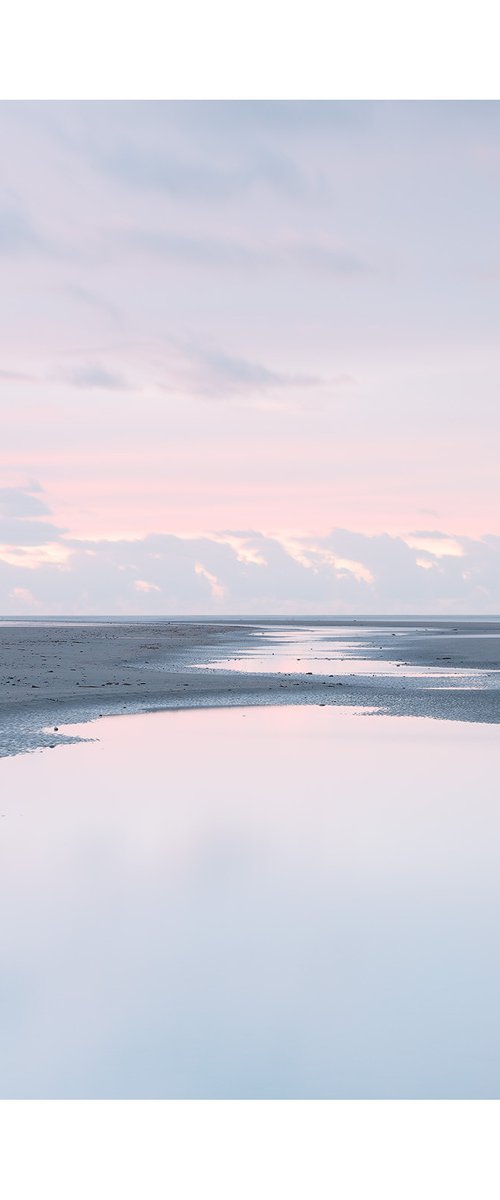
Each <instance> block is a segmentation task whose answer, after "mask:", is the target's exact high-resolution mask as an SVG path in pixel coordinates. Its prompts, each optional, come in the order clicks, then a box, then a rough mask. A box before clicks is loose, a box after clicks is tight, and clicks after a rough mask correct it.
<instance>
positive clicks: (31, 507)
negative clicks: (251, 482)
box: [0, 485, 500, 615]
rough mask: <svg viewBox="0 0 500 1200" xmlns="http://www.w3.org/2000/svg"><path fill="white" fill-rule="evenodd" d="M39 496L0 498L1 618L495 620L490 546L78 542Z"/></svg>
mask: <svg viewBox="0 0 500 1200" xmlns="http://www.w3.org/2000/svg"><path fill="white" fill-rule="evenodd" d="M47 515H49V514H48V510H47V506H46V504H45V502H44V501H43V500H42V498H41V496H40V494H39V488H38V487H37V485H32V486H30V487H28V488H25V489H21V488H11V489H9V488H4V489H2V490H1V491H0V612H1V613H2V614H4V615H22V614H30V613H32V614H39V615H42V614H43V613H53V614H64V613H68V614H77V613H82V614H85V613H86V614H99V613H103V614H104V613H109V614H115V615H120V614H148V613H149V614H151V615H153V614H160V613H166V614H196V613H203V614H210V613H213V614H216V613H217V614H224V613H228V614H231V613H233V614H238V613H240V614H252V613H254V614H266V613H267V614H272V613H283V614H294V613H297V614H300V613H311V614H312V613H332V614H335V613H338V614H349V613H373V614H376V613H402V614H404V613H443V614H445V613H456V614H460V613H464V614H465V613H478V614H481V613H483V614H487V613H490V614H494V613H498V612H500V537H498V536H495V535H486V536H484V537H482V538H476V539H473V538H466V537H461V536H460V535H459V534H457V533H456V531H453V532H450V531H443V530H436V529H433V530H423V531H422V530H417V531H409V532H408V534H407V535H406V536H405V537H401V536H400V537H393V536H390V535H389V534H387V533H383V534H379V535H375V536H368V535H367V534H364V533H360V532H356V531H353V530H348V529H335V528H334V529H333V530H332V532H331V533H330V534H329V535H328V537H326V538H318V539H306V538H303V537H297V538H290V537H286V538H285V537H280V536H274V537H268V536H266V535H265V534H263V533H260V532H258V531H254V530H243V531H242V530H224V531H222V532H219V533H213V534H207V535H206V536H203V537H197V538H188V537H179V536H176V535H174V534H167V533H152V534H149V535H148V536H146V537H143V538H140V539H137V540H135V541H128V540H120V539H116V540H113V541H111V540H110V541H77V540H75V539H74V538H71V537H69V536H68V535H67V534H66V533H65V531H64V530H61V529H60V528H59V527H58V526H56V525H55V524H52V523H51V522H50V521H47V520H46V519H45V518H46V517H47Z"/></svg>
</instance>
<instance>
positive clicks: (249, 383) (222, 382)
mask: <svg viewBox="0 0 500 1200" xmlns="http://www.w3.org/2000/svg"><path fill="white" fill-rule="evenodd" d="M190 357H191V361H192V362H193V363H194V364H195V365H197V366H199V367H200V368H201V371H202V383H203V384H204V386H205V387H206V388H208V390H212V388H213V387H214V386H215V387H217V388H220V387H221V386H222V387H225V386H227V387H229V388H231V389H232V390H234V389H236V390H247V389H248V390H251V391H263V390H267V389H269V388H290V387H291V388H296V387H318V386H320V385H321V384H322V382H323V380H321V379H319V378H318V377H317V376H315V375H301V374H293V373H290V372H286V371H275V370H273V369H272V368H269V367H266V366H264V365H263V364H262V363H259V362H254V361H252V360H251V359H247V358H241V357H239V356H238V355H232V354H224V353H223V352H222V351H216V350H215V351H210V350H200V349H198V350H196V349H192V350H191V351H190Z"/></svg>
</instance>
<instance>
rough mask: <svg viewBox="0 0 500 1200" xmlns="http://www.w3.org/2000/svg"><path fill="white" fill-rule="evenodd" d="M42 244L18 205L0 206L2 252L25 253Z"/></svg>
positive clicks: (0, 251)
mask: <svg viewBox="0 0 500 1200" xmlns="http://www.w3.org/2000/svg"><path fill="white" fill-rule="evenodd" d="M39 246H40V239H39V237H38V235H37V233H36V232H35V229H34V227H33V225H32V224H31V222H30V220H29V218H28V217H26V216H25V215H24V213H23V212H22V210H21V209H20V208H19V207H18V206H17V205H10V204H8V205H5V206H3V207H1V208H0V254H1V255H5V256H7V257H10V256H11V255H18V254H23V253H24V252H25V251H27V250H32V249H36V248H38V247H39Z"/></svg>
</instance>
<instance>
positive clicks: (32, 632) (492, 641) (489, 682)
mask: <svg viewBox="0 0 500 1200" xmlns="http://www.w3.org/2000/svg"><path fill="white" fill-rule="evenodd" d="M283 629H285V630H288V631H290V633H291V634H292V635H293V634H294V631H296V636H297V638H300V637H304V635H305V633H306V632H307V630H308V629H311V630H314V633H315V636H316V637H317V638H318V637H319V640H320V642H321V639H322V636H323V635H324V640H325V642H327V641H328V639H329V638H331V637H332V633H334V635H335V637H336V639H338V642H337V644H338V645H340V646H341V647H342V644H343V640H345V644H346V646H348V645H349V646H350V647H351V648H350V649H349V651H347V650H346V653H349V654H350V655H351V656H352V655H353V654H354V657H355V658H356V659H357V661H359V659H360V658H361V659H362V658H363V656H365V658H367V659H370V660H374V659H377V660H378V662H379V663H384V662H386V663H387V664H394V663H396V664H397V666H398V668H399V674H398V673H397V672H395V671H394V670H391V671H389V667H388V672H387V674H384V673H383V671H382V672H381V671H380V669H379V670H378V671H377V674H376V675H370V674H367V675H352V676H351V675H349V674H347V675H346V671H345V669H343V670H342V672H340V671H337V672H336V670H335V665H334V664H332V667H331V672H329V675H328V678H325V675H324V673H323V674H321V673H320V672H318V673H316V670H313V671H312V673H311V674H308V675H307V676H306V675H305V674H304V673H301V674H299V673H297V674H295V673H294V672H293V671H289V672H287V673H286V674H280V673H277V672H274V673H272V672H269V673H265V672H262V671H256V672H255V673H252V671H251V669H250V670H249V669H248V667H249V666H250V667H251V656H252V653H255V655H256V656H257V655H258V654H259V653H260V652H261V648H262V646H263V645H264V646H266V647H269V646H272V645H273V639H277V637H278V631H279V630H283ZM353 636H355V639H356V643H355V649H354V651H353V650H352V639H353ZM318 644H319V643H318ZM242 653H245V654H246V655H247V656H248V655H249V656H250V662H247V663H246V667H247V669H246V670H245V671H244V672H243V671H242V672H238V671H235V670H224V669H223V666H224V660H225V659H233V660H234V658H237V657H238V655H240V654H242ZM214 662H217V665H218V669H217V670H215V669H213V668H212V667H211V666H210V665H209V664H213V663H214ZM415 664H418V665H420V666H424V667H426V666H428V667H429V668H431V669H435V668H436V667H439V668H440V678H439V679H431V678H430V674H431V672H430V671H429V678H426V676H425V672H424V674H423V675H422V673H420V676H419V677H417V678H415V677H412V676H411V670H410V669H409V668H411V667H412V666H415ZM344 667H345V664H344ZM221 668H222V669H221ZM405 668H408V670H405ZM461 671H463V679H462V677H461V674H460V673H461ZM499 671H500V622H495V621H492V620H488V621H484V622H480V621H473V620H472V621H471V620H461V621H457V620H452V619H451V620H446V621H445V620H434V619H431V618H429V619H427V620H425V619H418V620H416V619H415V620H409V619H408V620H407V619H402V620H399V619H396V618H392V617H391V618H387V619H384V620H382V619H380V618H374V619H371V620H370V619H369V618H366V619H364V620H361V619H357V620H356V619H353V618H346V619H344V620H340V619H334V618H321V619H319V618H316V619H306V618H301V619H293V620H292V619H289V620H287V619H283V618H274V619H265V620H264V619H263V620H262V621H259V620H253V621H238V620H234V621H231V620H228V621H222V620H220V621H199V620H184V621H175V620H166V619H165V620H162V619H156V620H154V619H153V620H151V621H144V620H139V621H133V620H124V621H123V622H118V621H116V620H104V619H103V620H99V621H98V620H85V619H82V620H81V622H77V621H75V620H58V621H57V620H48V619H47V620H43V621H42V620H40V621H31V622H25V623H21V622H6V621H5V622H2V623H1V624H0V755H5V754H12V753H18V752H20V751H23V750H30V749H35V748H37V747H43V746H47V745H55V744H57V742H58V736H57V735H58V734H59V726H60V725H61V724H67V723H68V722H77V721H81V720H92V719H95V718H98V717H99V716H101V715H103V714H111V713H119V712H126V711H128V712H130V711H142V710H144V709H148V708H149V709H151V708H194V707H213V706H234V705H241V704H257V705H268V704H343V705H345V704H349V705H356V706H358V705H359V706H362V707H368V708H369V709H370V711H372V710H373V711H382V712H385V713H395V714H400V715H426V716H434V717H438V718H442V719H452V720H453V719H458V720H467V721H486V722H488V723H491V722H497V721H500V690H499V685H500V675H499ZM471 672H472V673H475V674H474V676H472V675H471ZM448 673H449V674H448ZM56 727H57V729H56Z"/></svg>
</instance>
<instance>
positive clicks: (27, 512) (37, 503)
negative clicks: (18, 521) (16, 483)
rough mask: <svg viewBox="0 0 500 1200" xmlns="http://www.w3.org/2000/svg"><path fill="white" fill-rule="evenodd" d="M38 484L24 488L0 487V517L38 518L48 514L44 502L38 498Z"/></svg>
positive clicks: (47, 508) (39, 490) (39, 489)
mask: <svg viewBox="0 0 500 1200" xmlns="http://www.w3.org/2000/svg"><path fill="white" fill-rule="evenodd" d="M41 492H42V488H41V487H40V484H39V483H35V482H34V483H30V484H28V485H27V486H26V487H0V515H2V516H10V517H39V516H44V515H45V514H47V513H49V512H50V509H49V507H48V505H47V504H46V502H45V500H42V499H41V498H40V493H41Z"/></svg>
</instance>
